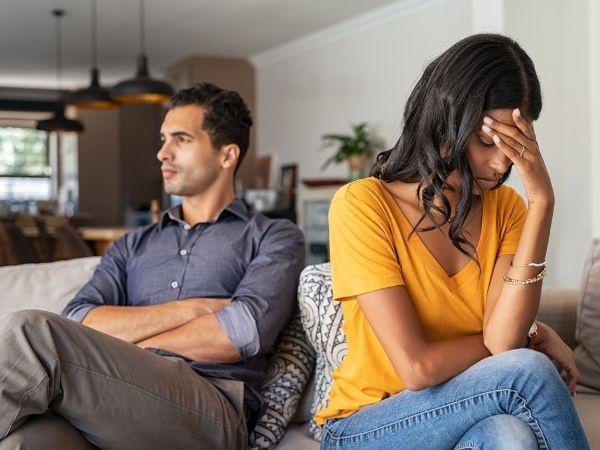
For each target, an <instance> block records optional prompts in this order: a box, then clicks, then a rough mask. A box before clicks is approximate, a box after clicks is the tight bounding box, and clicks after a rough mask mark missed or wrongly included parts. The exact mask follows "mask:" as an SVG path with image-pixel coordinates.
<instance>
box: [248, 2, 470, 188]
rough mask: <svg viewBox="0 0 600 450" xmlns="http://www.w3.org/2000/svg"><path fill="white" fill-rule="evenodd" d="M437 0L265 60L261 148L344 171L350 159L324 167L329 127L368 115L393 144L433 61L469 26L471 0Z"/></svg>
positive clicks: (303, 170) (343, 127) (310, 173)
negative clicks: (414, 90) (323, 140)
mask: <svg viewBox="0 0 600 450" xmlns="http://www.w3.org/2000/svg"><path fill="white" fill-rule="evenodd" d="M425 3H431V2H425ZM434 4H435V6H434V7H431V8H428V9H425V10H424V11H419V12H417V13H414V14H409V15H407V16H406V17H399V18H398V19H396V20H394V21H392V22H387V21H386V20H387V19H381V18H380V17H374V18H373V23H374V26H373V27H372V28H369V29H367V30H365V31H363V32H359V33H355V34H351V35H348V36H344V37H342V38H340V39H338V40H335V41H334V42H331V43H327V44H325V45H322V46H318V47H317V48H314V49H311V50H309V51H306V52H304V53H301V54H298V55H293V56H292V57H290V58H281V59H280V60H277V61H275V62H273V63H267V65H264V66H262V67H260V66H259V67H258V68H257V75H256V77H257V109H258V129H257V135H258V148H259V149H260V150H259V152H260V153H273V154H274V155H276V158H277V160H278V161H277V163H278V164H286V163H293V162H297V163H298V164H299V167H298V169H299V177H300V178H319V177H329V176H332V177H336V176H341V177H344V176H346V175H347V168H346V167H345V166H343V165H340V166H331V167H330V168H328V169H327V170H326V171H321V166H322V165H323V163H324V161H325V160H326V159H327V157H328V156H329V155H330V153H329V152H327V151H325V150H322V151H321V150H320V149H319V148H320V143H321V136H322V135H323V134H324V133H330V132H348V131H349V130H350V124H351V123H357V122H361V121H367V122H369V123H370V124H372V125H373V126H374V129H375V130H376V131H377V132H378V134H379V135H380V136H381V137H382V138H384V140H385V141H386V144H387V145H392V144H393V142H395V140H396V139H397V138H398V136H399V133H400V121H401V116H402V110H403V107H404V102H405V100H406V98H407V97H408V95H409V93H410V91H411V90H412V88H413V86H414V84H415V83H416V81H417V79H418V78H419V77H420V75H421V73H422V71H423V68H424V66H425V65H426V63H427V62H428V61H429V60H430V59H432V58H433V57H434V56H435V55H437V54H439V53H440V52H441V51H443V50H444V49H445V48H446V47H447V46H448V43H449V42H454V41H456V40H458V39H460V38H462V37H464V36H465V35H466V34H467V33H468V30H469V29H470V3H469V1H465V0H456V1H452V2H437V3H434ZM380 20H383V21H385V23H383V24H382V25H378V24H377V23H378V21H380ZM258 59H259V60H260V59H261V58H260V57H259V58H258Z"/></svg>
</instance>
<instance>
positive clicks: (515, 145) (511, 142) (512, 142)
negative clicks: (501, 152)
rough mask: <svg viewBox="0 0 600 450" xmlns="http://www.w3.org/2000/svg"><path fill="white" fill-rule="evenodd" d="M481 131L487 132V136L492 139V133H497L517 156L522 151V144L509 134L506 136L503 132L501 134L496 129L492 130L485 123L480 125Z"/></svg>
mask: <svg viewBox="0 0 600 450" xmlns="http://www.w3.org/2000/svg"><path fill="white" fill-rule="evenodd" d="M481 129H482V131H483V132H484V133H485V134H487V135H488V136H489V137H491V138H492V139H493V138H494V135H495V134H497V135H498V137H499V138H500V139H501V140H502V141H503V142H504V143H505V144H507V145H508V146H509V147H511V148H512V149H513V150H515V151H516V152H517V153H518V154H519V156H520V152H521V151H523V146H522V145H521V144H520V143H519V142H517V141H515V140H514V139H513V138H511V137H510V136H506V135H505V134H502V133H500V132H498V131H495V130H492V129H491V128H490V127H488V126H487V125H483V126H482V127H481Z"/></svg>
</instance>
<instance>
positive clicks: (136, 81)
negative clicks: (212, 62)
mask: <svg viewBox="0 0 600 450" xmlns="http://www.w3.org/2000/svg"><path fill="white" fill-rule="evenodd" d="M139 16H140V17H139V19H140V54H139V55H138V58H137V70H136V73H135V77H134V78H130V79H128V80H125V81H121V82H120V83H118V84H117V85H116V86H115V87H113V88H112V90H111V95H112V96H113V98H114V99H115V100H117V101H118V102H121V103H139V104H160V103H164V102H166V101H167V100H169V98H171V95H173V92H174V90H173V87H172V86H171V85H170V84H169V83H167V82H166V81H161V80H157V79H154V78H151V77H150V72H149V71H148V57H147V56H146V49H145V40H146V39H145V38H146V37H145V28H144V0H140V14H139Z"/></svg>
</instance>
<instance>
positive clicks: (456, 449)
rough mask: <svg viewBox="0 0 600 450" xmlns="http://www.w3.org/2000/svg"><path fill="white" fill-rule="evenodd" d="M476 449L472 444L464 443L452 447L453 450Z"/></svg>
mask: <svg viewBox="0 0 600 450" xmlns="http://www.w3.org/2000/svg"><path fill="white" fill-rule="evenodd" d="M477 448H478V447H477V445H475V443H474V442H465V443H463V444H460V445H459V446H456V447H454V450H463V449H471V450H476V449H477Z"/></svg>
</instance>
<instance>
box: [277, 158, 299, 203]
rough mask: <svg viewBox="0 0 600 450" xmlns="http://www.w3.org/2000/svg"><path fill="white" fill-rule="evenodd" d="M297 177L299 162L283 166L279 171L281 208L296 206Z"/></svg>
mask: <svg viewBox="0 0 600 450" xmlns="http://www.w3.org/2000/svg"><path fill="white" fill-rule="evenodd" d="M297 178H298V165H297V164H287V165H283V166H281V169H280V171H279V183H278V186H277V188H278V190H279V192H280V193H281V209H288V208H294V207H295V202H296V183H297Z"/></svg>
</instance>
